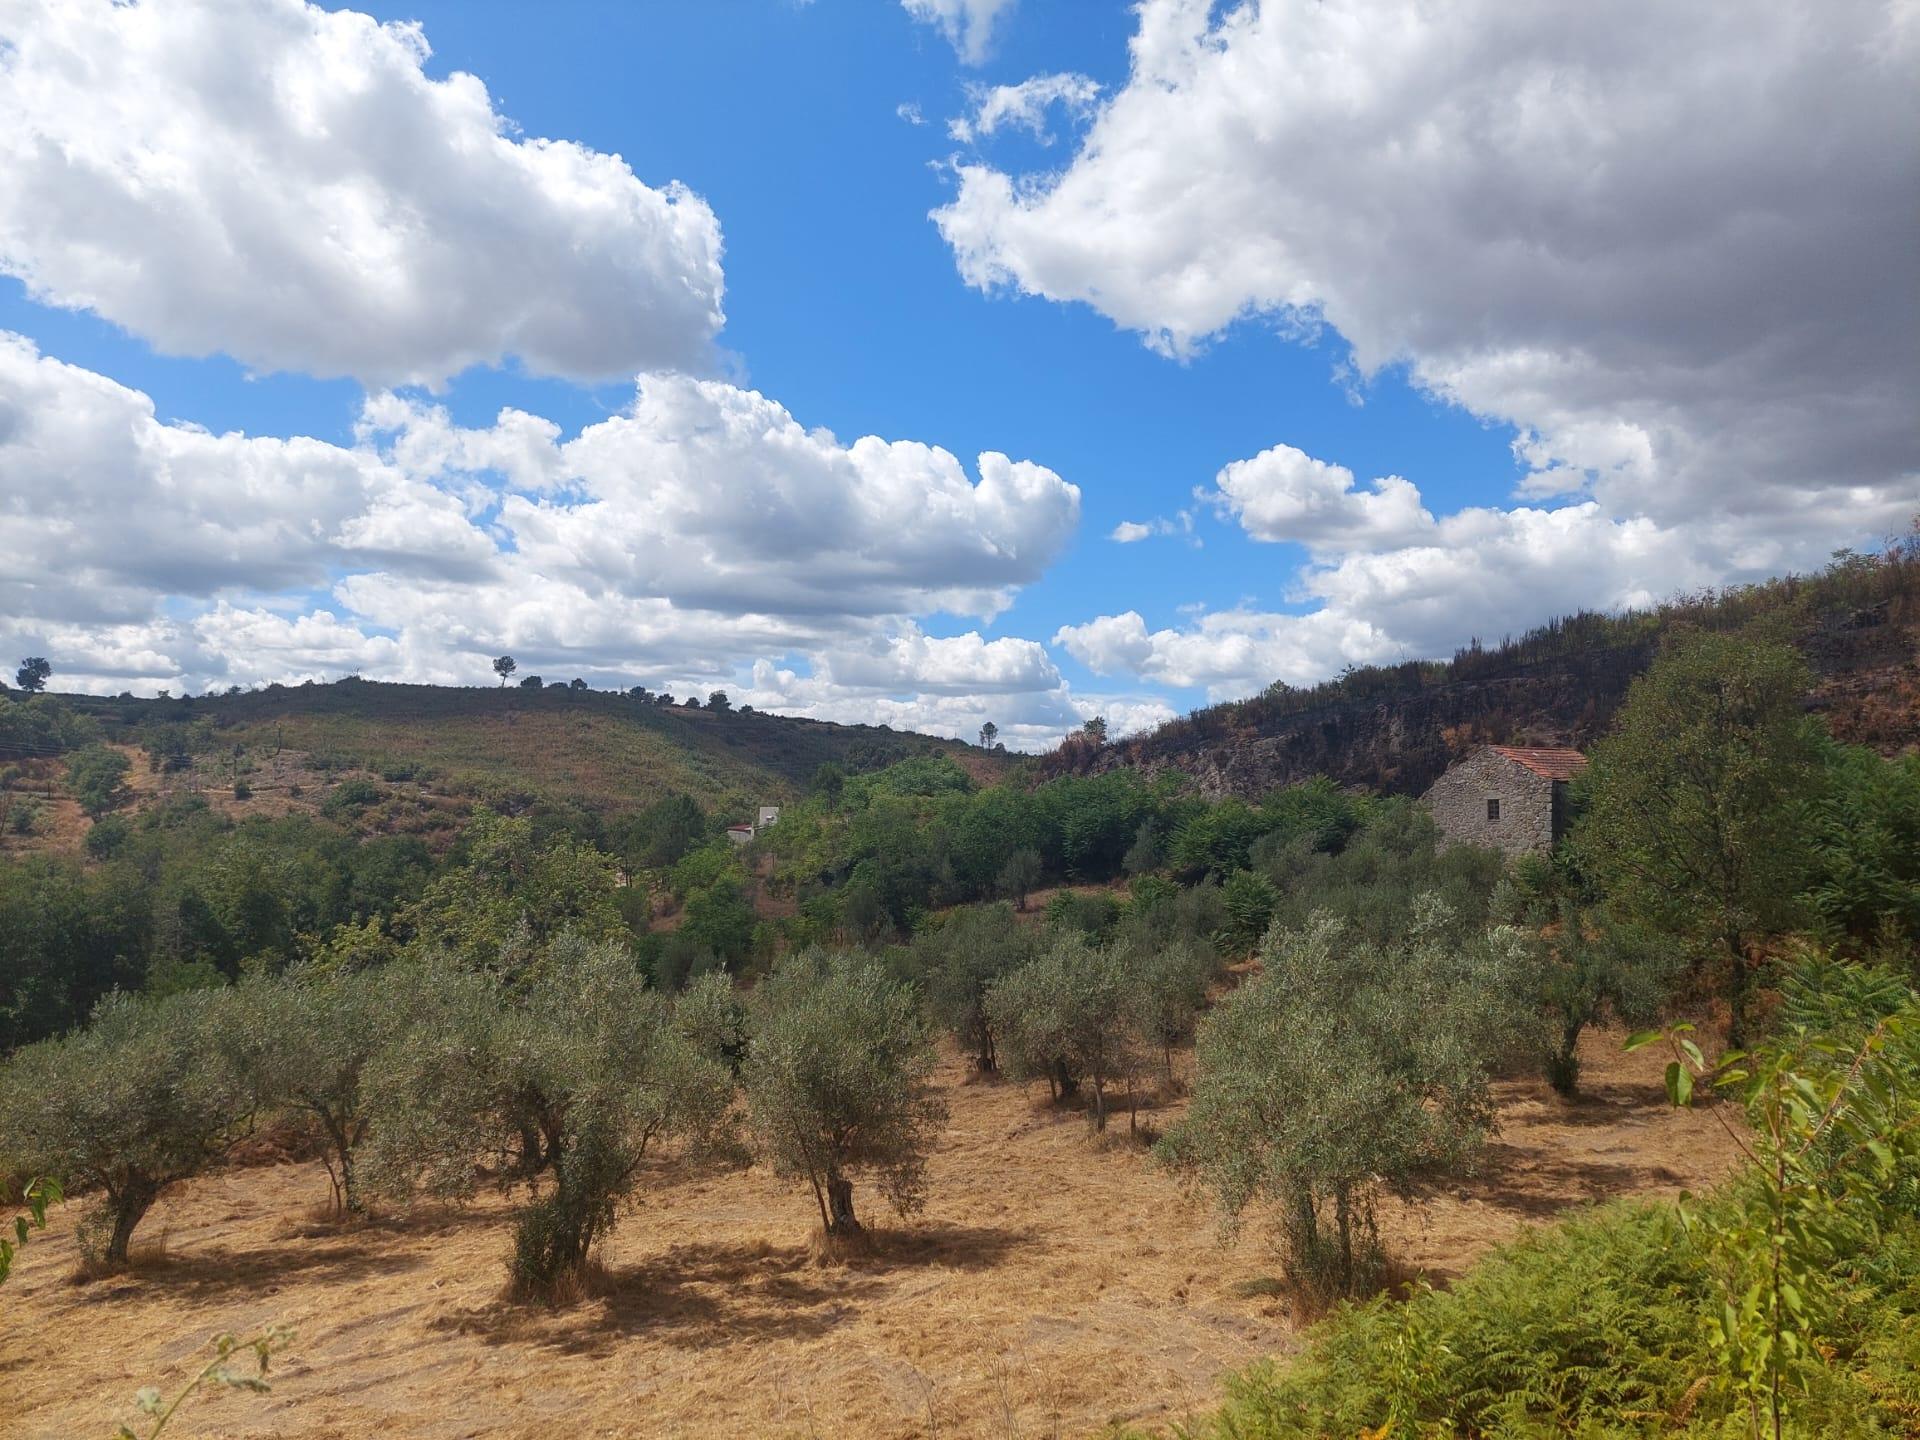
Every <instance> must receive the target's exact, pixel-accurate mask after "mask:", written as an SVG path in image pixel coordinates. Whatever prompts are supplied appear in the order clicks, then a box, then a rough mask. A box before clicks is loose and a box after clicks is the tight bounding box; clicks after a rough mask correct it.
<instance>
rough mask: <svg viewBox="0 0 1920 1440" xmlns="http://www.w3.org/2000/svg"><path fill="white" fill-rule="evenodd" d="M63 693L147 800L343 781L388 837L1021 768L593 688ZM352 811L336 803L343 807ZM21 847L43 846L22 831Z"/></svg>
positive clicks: (49, 782)
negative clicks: (906, 771)
mask: <svg viewBox="0 0 1920 1440" xmlns="http://www.w3.org/2000/svg"><path fill="white" fill-rule="evenodd" d="M59 698H60V699H61V701H62V702H63V703H65V704H67V705H69V706H70V707H71V708H72V709H73V710H75V711H76V712H78V713H80V714H82V715H84V716H87V717H89V718H91V719H92V720H94V721H96V722H97V723H98V724H99V726H100V729H101V732H102V734H103V736H104V738H105V739H106V740H107V742H108V743H110V744H113V745H116V746H118V747H121V748H122V749H123V750H125V751H126V753H128V755H129V757H130V758H133V759H135V760H136V762H137V763H135V765H134V766H133V769H132V771H131V772H130V774H129V776H128V781H129V785H130V788H131V789H132V791H133V797H134V802H135V806H136V807H144V806H147V805H150V804H153V803H156V802H158V801H159V800H161V799H163V798H165V797H166V796H169V795H178V794H192V795H196V796H199V797H200V798H203V799H205V800H206V801H207V802H208V803H209V804H211V805H212V806H213V807H214V808H215V809H217V810H220V811H223V812H226V813H230V814H232V815H234V816H235V817H242V816H246V815H270V816H271V815H283V814H288V813H294V812H299V811H303V810H319V809H324V808H325V807H326V806H327V805H328V802H329V800H330V799H335V797H337V795H338V792H339V790H340V787H341V786H342V785H344V784H346V783H347V782H350V781H354V780H358V781H361V782H363V784H362V786H361V788H360V793H362V794H370V795H371V796H372V799H371V801H370V803H364V804H362V803H356V804H355V805H354V806H353V807H352V810H353V812H354V814H355V815H356V817H357V821H358V824H357V828H359V829H361V830H363V831H370V832H382V833H434V832H443V831H447V830H449V829H451V827H452V824H453V823H454V821H456V820H457V819H458V818H459V817H460V816H463V815H464V814H465V813H467V812H468V811H470V810H471V809H472V807H473V806H474V805H475V804H480V803H485V804H490V805H493V806H495V807H497V808H501V809H504V810H508V811H511V812H515V813H520V812H524V811H528V810H532V809H546V810H566V811H571V812H574V813H576V814H577V815H583V816H586V817H596V818H598V819H600V820H603V821H604V820H610V819H614V818H617V817H619V816H621V815H624V814H629V813H632V812H633V811H635V810H638V809H640V808H641V807H643V806H645V805H647V804H650V803H652V802H653V801H655V800H658V799H660V798H661V797H662V796H663V795H665V794H667V793H670V792H678V793H680V794H684V795H688V796H691V797H692V798H693V799H694V800H696V801H697V802H698V803H699V804H700V806H701V807H702V808H703V809H705V810H707V811H708V812H709V813H711V814H714V815H716V816H719V817H720V818H726V819H732V818H751V815H752V812H753V810H754V809H755V808H756V807H757V806H759V805H762V804H781V803H786V802H790V801H792V800H793V799H794V798H796V797H797V796H798V795H800V794H801V793H802V792H803V791H804V790H805V788H806V785H807V781H808V779H809V778H810V777H811V776H812V775H813V773H814V772H815V770H817V769H818V768H819V767H820V766H821V765H823V764H827V763H832V764H836V765H839V766H841V767H842V768H843V769H845V770H846V771H847V772H848V773H858V772H860V771H864V770H870V769H874V768H877V767H879V766H883V765H888V764H892V763H894V762H895V761H898V760H902V759H905V758H908V757H910V756H913V755H921V754H928V753H934V752H938V753H944V754H951V755H953V756H954V757H955V758H956V759H958V760H959V761H960V762H961V763H962V764H964V765H966V766H967V767H968V768H969V770H971V771H973V772H974V773H975V774H976V776H977V777H978V778H980V779H982V780H987V779H991V778H992V777H994V776H996V775H998V774H999V773H1000V772H1002V771H1003V770H1004V769H1005V768H1006V767H1007V765H1008V764H1009V763H1010V762H1009V761H1008V760H1007V759H1006V758H1005V757H1004V756H994V755H989V754H988V753H986V752H985V751H982V750H979V749H977V748H976V747H973V746H969V745H965V744H962V743H960V742H957V741H949V740H943V739H939V738H937V737H934V736H930V735H919V734H909V733H903V732H900V731H895V730H891V729H888V728H886V727H884V726H871V725H835V724H830V723H827V722H825V721H817V720H807V719H801V718H797V717H789V716H776V715H768V714H764V713H759V712H754V711H747V712H741V711H726V712H715V711H711V710H706V709H693V708H689V707H685V706H679V705H660V704H655V703H650V702H648V701H645V700H640V699H635V698H633V697H630V696H628V695H624V694H620V693H617V692H605V691H595V690H563V689H558V688H554V689H542V690H524V689H521V688H519V687H513V688H508V689H457V688H450V687H441V686H427V685H389V684H375V683H371V682H367V681H361V680H343V681H340V682H338V683H337V684H332V685H303V686H297V687H288V686H280V685H272V686H268V687H266V688H264V689H261V690H255V691H247V692H241V693H237V694H231V695H222V696H208V697H204V698H172V699H136V698H132V697H121V698H117V699H114V698H99V697H89V696H61V697H59ZM0 760H7V761H12V762H13V763H14V764H15V765H16V766H19V767H20V768H21V769H22V770H23V771H25V772H26V773H25V774H24V775H23V777H22V783H21V785H20V787H19V788H21V789H23V790H28V791H38V792H39V795H40V798H41V803H42V805H43V807H44V809H45V811H46V819H45V823H44V824H43V825H42V826H41V827H40V832H41V833H40V837H39V838H40V840H41V842H42V843H44V844H49V845H52V846H54V847H55V848H67V842H69V841H72V842H76V843H77V840H78V838H79V836H80V835H81V834H82V833H83V832H84V829H85V824H84V821H83V820H82V819H81V817H80V814H79V811H78V807H77V806H75V805H74V804H73V802H72V800H71V799H69V798H67V797H66V795H65V793H64V791H63V790H62V789H61V787H60V786H59V784H58V783H57V771H58V770H59V768H60V762H58V761H57V760H55V759H52V758H51V757H47V756H37V755H33V754H21V755H0ZM236 782H239V786H240V788H239V789H238V790H236ZM368 787H371V790H369V788H368ZM343 808H345V807H343V806H342V805H341V804H340V803H339V801H338V799H335V804H334V809H333V812H331V813H336V814H337V813H339V812H340V811H341V810H342V809H343ZM69 811H70V812H71V813H68V812H69ZM8 843H9V844H10V845H11V846H12V847H14V848H23V847H24V848H33V842H32V841H31V840H23V839H22V837H9V841H8Z"/></svg>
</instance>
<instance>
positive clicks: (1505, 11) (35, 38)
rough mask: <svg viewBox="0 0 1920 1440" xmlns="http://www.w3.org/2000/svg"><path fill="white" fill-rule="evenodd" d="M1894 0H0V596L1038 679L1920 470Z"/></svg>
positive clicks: (1479, 615) (653, 665)
mask: <svg viewBox="0 0 1920 1440" xmlns="http://www.w3.org/2000/svg"><path fill="white" fill-rule="evenodd" d="M1917 75H1920V0H1890V3H1888V0H1687V3H1685V4H1674V3H1672V0H1617V3H1614V4H1610V5H1603V6H1591V5H1589V6H1577V7H1576V6H1560V5H1541V4H1539V3H1537V0H1446V3H1439V0H1434V3H1422V0H1267V3H1253V0H1248V3H1245V4H1240V5H1231V4H1218V3H1215V4H1209V3H1208V0H1143V3H1140V4H1138V5H1124V4H1118V3H1114V4H1108V3H1105V0H1076V3H1074V4H1071V5H1058V4H1042V3H1040V0H811V3H799V0H732V3H728V4H723V5H711V4H699V5H696V4H684V5H677V4H676V5H648V6H634V5H612V4H608V5H587V4H573V5H563V6H542V7H524V6H510V5H473V4H464V3H452V0H446V3H404V0H403V3H397V4H385V3H378V4H368V5H366V6H365V13H363V12H362V11H359V10H345V9H342V10H332V9H327V8H323V7H321V6H317V5H308V4H303V3H299V0H145V3H133V4H114V3H109V0H0V658H5V659H8V660H9V661H11V659H12V658H13V657H15V656H17V655H24V654H45V655H47V656H49V657H50V658H51V659H52V660H53V662H54V666H55V672H56V676H55V688H65V689H74V690H85V691H105V692H118V691H121V690H132V691H134V692H136V693H153V692H155V691H157V690H160V689H168V690H171V691H174V692H175V693H178V692H180V691H182V690H192V691H196V692H197V691H200V690H203V689H206V688H208V687H213V686H217V687H220V688H225V687H226V686H228V685H231V684H242V685H248V684H255V683H260V682H264V681H269V680H282V681H298V680H301V679H306V678H310V677H311V678H319V679H331V678H336V677H338V676H340V675H343V674H348V673H358V674H361V675H364V676H367V677H369V678H374V679H395V680H424V681H431V682H434V683H442V684H484V683H489V682H490V679H491V675H490V670H489V662H490V660H491V657H493V656H494V655H497V654H500V653H502V652H510V653H512V654H513V655H515V656H516V657H517V658H518V659H519V662H520V665H521V669H522V671H523V672H529V671H531V672H538V673H541V674H543V675H545V676H547V677H548V678H550V679H552V678H564V679H571V678H573V677H574V676H581V677H584V678H585V679H587V680H588V681H589V682H590V683H592V684H595V685H604V686H615V685H617V686H622V687H624V686H627V685H632V684H636V683H639V684H645V685H648V686H650V687H652V688H654V689H667V690H671V691H674V692H676V693H686V692H687V691H689V690H695V691H699V692H701V693H704V692H705V691H706V690H708V689H711V688H714V687H716V686H718V687H724V688H726V689H728V690H729V691H730V692H732V693H733V694H734V696H735V698H736V699H737V700H746V701H750V702H751V703H753V704H756V705H759V706H762V707H764V708H768V709H775V710H782V711H788V712H794V713H804V714H811V715H818V716H823V717H826V718H831V719H842V720H868V721H885V722H888V723H891V724H894V725H897V726H913V727H916V728H923V729H930V730H935V731H940V732H943V733H950V734H969V735H970V734H971V733H972V732H973V731H975V730H976V729H977V728H978V726H979V725H980V723H981V722H982V721H984V720H988V719H991V720H994V721H995V722H996V723H997V724H998V725H999V726H1000V728H1001V731H1002V733H1003V735H1005V736H1006V737H1007V738H1008V739H1009V740H1010V741H1012V742H1014V743H1016V744H1021V745H1027V746H1042V745H1045V744H1046V743H1048V742H1049V741H1051V740H1052V739H1054V738H1056V737H1058V736H1059V735H1060V734H1061V733H1062V732H1063V731H1064V730H1066V729H1068V728H1071V727H1073V726H1076V725H1077V724H1078V723H1079V721H1080V720H1081V719H1082V718H1084V717H1086V716H1090V715H1093V714H1096V713H1103V714H1105V715H1107V716H1108V717H1109V718H1110V721H1111V722H1112V724H1113V726H1114V728H1115V729H1117V730H1129V729H1134V728H1138V727H1141V726H1144V725H1150V724H1152V723H1154V722H1155V721H1157V720H1159V719H1164V718H1166V717H1168V716H1170V715H1172V714H1175V713H1178V712H1180V711H1182V710H1185V709H1187V708H1190V707H1191V706H1193V705H1195V704H1198V703H1203V702H1205V701H1207V700H1209V699H1222V698H1228V697H1233V696H1239V695H1245V694H1249V693H1251V692H1253V691H1256V690H1259V689H1260V688H1262V687H1264V686H1265V685H1267V684H1268V683H1270V682H1271V681H1273V680H1275V679H1281V680H1286V681H1288V682H1293V683H1303V682H1310V681H1313V680H1315V679H1318V678H1321V677H1324V676H1327V675H1329V674H1331V673H1333V672H1335V671H1337V670H1338V669H1340V668H1341V666H1343V665H1345V664H1347V663H1350V662H1356V663H1363V662H1368V661H1391V660H1398V659H1401V658H1405V657H1408V656H1421V655H1435V654H1445V653H1447V652H1448V651H1450V650H1451V649H1452V648H1453V647H1454V646H1456V645H1458V644H1460V643H1463V642H1464V641H1466V640H1468V639H1469V638H1470V637H1473V636H1480V637H1484V638H1498V637H1499V636H1501V635H1504V634H1507V633H1511V632H1517V631H1519V630H1522V629H1524V628H1526V627H1528V626H1529V625H1532V624H1534V623H1537V622H1539V621H1540V620H1543V619H1545V618H1546V617H1548V616H1549V615H1551V614H1554V613H1556V612H1564V611H1567V610H1571V609H1574V608H1576V607H1583V606H1584V607H1603V608H1605V607H1617V606H1622V605H1631V604H1638V603H1645V602H1648V601H1652V600H1655V599H1658V598H1660V597H1662V596H1665V595H1668V594H1671V593H1673V592H1675V591H1678V590H1681V589H1688V588H1693V587H1698V586H1702V585H1711V584H1722V583H1727V582H1731V581H1738V580H1742V579H1752V578H1758V577H1762V576H1765V575H1770V574H1775V573H1779V572H1781V571H1785V570H1790V569H1806V568H1811V567H1815V566H1818V565H1819V564H1821V563H1822V562H1823V561H1824V560H1825V558H1826V557H1827V555H1828V554H1829V552H1831V551H1832V550H1833V549H1835V548H1837V547H1840V546H1845V545H1856V546H1858V545H1870V544H1873V543H1875V542H1876V541H1878V540H1879V539H1880V538H1882V537H1884V536H1886V535H1889V534H1892V533H1895V532H1898V531H1900V530H1903V529H1905V528H1906V526H1907V524H1908V523H1909V522H1910V521H1911V519H1912V518H1913V516H1914V514H1915V512H1916V511H1920V420H1917V419H1916V416H1920V404H1916V397H1920V264H1917V263H1916V250H1915V230H1914V221H1915V215H1916V213H1920V83H1916V76H1917Z"/></svg>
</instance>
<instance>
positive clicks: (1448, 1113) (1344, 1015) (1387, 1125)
mask: <svg viewBox="0 0 1920 1440" xmlns="http://www.w3.org/2000/svg"><path fill="white" fill-rule="evenodd" d="M1449 918H1450V917H1448V916H1447V915H1446V914H1445V913H1444V910H1443V907H1440V906H1439V905H1438V904H1437V902H1427V903H1424V904H1423V905H1422V906H1421V907H1420V908H1419V911H1418V913H1417V916H1416V920H1415V922H1414V926H1413V929H1412V930H1411V932H1410V933H1409V934H1408V935H1407V936H1406V937H1405V938H1404V939H1403V940H1402V941H1400V942H1399V943H1396V944H1388V945H1381V944H1375V943H1370V942H1368V941H1366V940H1364V939H1361V938H1360V937H1357V936H1355V935H1353V934H1352V933H1351V932H1350V931H1349V930H1348V929H1347V927H1346V926H1344V925H1343V924H1342V922H1340V921H1339V920H1337V919H1335V918H1333V917H1332V916H1329V915H1318V916H1315V917H1314V918H1313V920H1312V921H1310V922H1309V924H1308V925H1307V926H1306V927H1305V928H1304V929H1301V930H1296V931H1286V930H1281V929H1279V928H1275V929H1274V930H1272V931H1270V932H1269V933H1268V935H1267V937H1266V939H1265V941H1264V942H1263V943H1262V945H1261V947H1260V960H1261V972H1260V974H1258V975H1257V976H1255V977H1254V978H1253V979H1251V980H1249V981H1248V982H1247V983H1246V984H1244V985H1242V986H1241V987H1240V988H1239V989H1237V990H1235V991H1234V992H1233V993H1232V994H1230V995H1228V996H1227V997H1226V998H1225V999H1223V1000H1222V1001H1221V1002H1220V1003H1219V1004H1218V1005H1217V1006H1215V1007H1214V1009H1213V1010H1212V1011H1211V1012H1210V1013H1209V1014H1208V1016H1207V1017H1206V1019H1205V1020H1204V1021H1203V1022H1202V1023H1201V1025H1200V1034H1199V1042H1198V1048H1197V1052H1196V1055H1197V1061H1198V1078H1197V1081H1196V1084H1195V1087H1194V1096H1193V1105H1192V1108H1191V1109H1190V1110H1189V1111H1188V1114H1187V1116H1186V1118H1185V1119H1183V1120H1182V1121H1181V1122H1180V1123H1179V1124H1178V1125H1176V1126H1175V1127H1174V1128H1173V1129H1172V1130H1171V1131H1170V1132H1168V1134H1167V1136H1166V1138H1165V1139H1164V1140H1163V1141H1162V1142H1161V1143H1160V1146H1159V1153H1160V1155H1161V1158H1162V1159H1163V1160H1164V1161H1165V1162H1166V1163H1168V1164H1169V1165H1171V1166H1173V1167H1174V1168H1175V1169H1176V1170H1178V1171H1181V1172H1183V1173H1185V1174H1187V1175H1188V1176H1191V1177H1193V1178H1194V1179H1196V1180H1198V1181H1200V1182H1202V1183H1203V1184H1205V1185H1206V1186H1207V1187H1208V1188H1209V1189H1211V1190H1212V1191H1213V1192H1214V1194H1215V1196H1216V1198H1217V1199H1218V1201H1219V1203H1220V1207H1221V1210H1222V1213H1223V1215H1224V1216H1225V1218H1226V1220H1227V1221H1228V1223H1229V1224H1230V1225H1232V1224H1236V1223H1237V1222H1238V1221H1239V1220H1240V1218H1241V1216H1242V1214H1243V1212H1245V1211H1246V1210H1247V1209H1248V1208H1249V1207H1250V1206H1253V1205H1255V1204H1258V1203H1265V1204H1269V1205H1271V1206H1272V1207H1273V1210H1274V1212H1275V1214H1276V1217H1277V1219H1278V1223H1279V1231H1280V1235H1281V1238H1282V1241H1283V1245H1284V1249H1285V1253H1286V1256H1287V1263H1288V1268H1289V1271H1290V1273H1291V1274H1292V1276H1293V1278H1294V1280H1295V1282H1296V1283H1297V1284H1299V1285H1300V1286H1301V1288H1302V1290H1303V1291H1304V1292H1306V1293H1308V1294H1310V1295H1314V1296H1316V1297H1319V1298H1325V1297H1329V1296H1335V1295H1347V1294H1353V1293H1356V1292H1358V1291H1360V1290H1362V1289H1364V1288H1366V1287H1367V1286H1368V1285H1369V1284H1371V1283H1372V1281H1373V1279H1374V1278H1375V1277H1376V1276H1377V1275H1378V1274H1379V1270H1380V1263H1381V1259H1382V1256H1381V1252H1380V1247H1379V1241H1378V1234H1377V1230H1376V1226H1375V1222H1374V1213H1375V1204H1376V1200H1377V1197H1378V1195H1379V1193H1380V1192H1381V1191H1382V1190H1387V1191H1391V1192H1393V1193H1395V1194H1398V1195H1401V1196H1402V1197H1410V1196H1411V1195H1412V1193H1413V1183H1414V1181H1415V1179H1416V1177H1419V1176H1423V1175H1431V1174H1434V1173H1445V1172H1446V1171H1448V1170H1450V1169H1454V1168H1457V1167H1459V1166H1460V1165H1462V1164H1463V1163H1464V1162H1465V1161H1467V1160H1468V1159H1469V1158H1470V1157H1471V1156H1472V1155H1473V1154H1474V1153H1475V1152H1476V1151H1477V1149H1478V1148H1479V1146H1480V1144H1481V1142H1482V1140H1483V1139H1484V1138H1485V1136H1486V1133H1487V1130H1488V1128H1489V1127H1490V1125H1491V1123H1492V1119H1493V1101H1492V1097H1491V1094H1490V1091H1489V1085H1488V1067H1489V1066H1490V1065H1492V1064H1494V1063H1497V1062H1498V1061H1500V1060H1501V1059H1503V1058H1505V1057H1506V1056H1508V1055H1509V1054H1511V1053H1513V1051H1514V1050H1515V1049H1516V1047H1517V1046H1518V1045H1520V1044H1521V1043H1523V1042H1524V1040H1525V1039H1526V1038H1527V1037H1526V1032H1527V1030H1528V1028H1530V1021H1529V1020H1528V1019H1527V1018H1526V1017H1530V1015H1531V1012H1532V996H1531V994H1530V993H1529V992H1530V985H1529V981H1530V979H1531V974H1530V970H1531V967H1530V965H1529V964H1528V961H1527V957H1526V954H1525V945H1524V942H1523V941H1522V939H1521V937H1520V936H1519V934H1518V933H1517V932H1514V931H1509V930H1500V931H1494V932H1492V933H1491V934H1489V935H1488V936H1485V937H1482V938H1480V939H1478V940H1475V941H1473V942H1470V943H1467V944H1464V945H1463V944H1460V943H1458V942H1457V941H1455V940H1454V938H1453V937H1452V935H1451V933H1450V929H1449V925H1448V920H1449Z"/></svg>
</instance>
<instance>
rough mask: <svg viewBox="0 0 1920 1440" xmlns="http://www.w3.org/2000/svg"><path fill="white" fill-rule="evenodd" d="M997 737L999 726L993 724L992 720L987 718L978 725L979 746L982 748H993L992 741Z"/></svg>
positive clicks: (998, 735)
mask: <svg viewBox="0 0 1920 1440" xmlns="http://www.w3.org/2000/svg"><path fill="white" fill-rule="evenodd" d="M999 738H1000V727H999V726H998V725H996V724H994V723H993V721H991V720H989V721H987V723H986V724H984V725H982V726H981V727H980V748H981V749H982V750H991V749H993V742H994V741H996V740H998V739H999Z"/></svg>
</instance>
